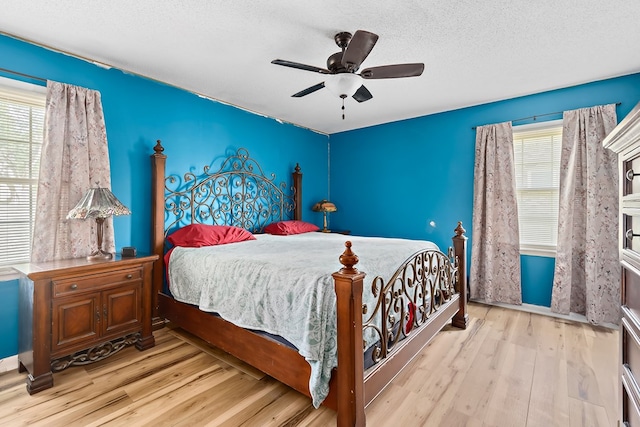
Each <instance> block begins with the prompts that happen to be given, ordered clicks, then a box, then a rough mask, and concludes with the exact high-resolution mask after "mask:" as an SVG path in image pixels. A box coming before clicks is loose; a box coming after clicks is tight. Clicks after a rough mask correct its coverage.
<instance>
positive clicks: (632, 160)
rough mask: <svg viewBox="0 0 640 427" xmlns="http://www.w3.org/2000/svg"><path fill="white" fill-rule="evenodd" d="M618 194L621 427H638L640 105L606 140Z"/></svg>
mask: <svg viewBox="0 0 640 427" xmlns="http://www.w3.org/2000/svg"><path fill="white" fill-rule="evenodd" d="M603 145H604V147H606V148H609V149H611V150H613V151H615V152H616V153H618V165H619V172H620V178H619V189H618V190H619V191H620V236H619V246H618V248H619V251H620V263H621V265H622V274H621V278H620V291H621V292H620V294H621V301H620V304H621V314H622V322H621V326H620V363H619V369H620V376H619V379H620V421H619V423H620V425H621V426H638V427H640V385H639V384H640V103H638V105H636V106H635V107H634V108H633V110H632V111H631V112H630V113H629V114H628V115H627V116H626V117H625V118H624V119H623V120H622V121H621V122H620V123H619V124H618V126H616V128H615V129H614V130H613V131H612V132H611V133H610V134H609V135H608V136H607V137H606V138H605V140H604V141H603Z"/></svg>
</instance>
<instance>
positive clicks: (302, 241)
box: [151, 141, 469, 426]
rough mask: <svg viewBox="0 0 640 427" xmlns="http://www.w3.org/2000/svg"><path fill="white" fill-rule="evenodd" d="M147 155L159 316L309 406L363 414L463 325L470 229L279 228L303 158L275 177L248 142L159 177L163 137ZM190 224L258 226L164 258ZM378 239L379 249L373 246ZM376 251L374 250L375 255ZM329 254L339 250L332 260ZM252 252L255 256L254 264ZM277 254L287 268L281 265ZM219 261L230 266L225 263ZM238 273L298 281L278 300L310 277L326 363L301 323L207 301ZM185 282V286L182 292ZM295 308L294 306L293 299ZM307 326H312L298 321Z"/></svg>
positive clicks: (297, 186) (350, 420)
mask: <svg viewBox="0 0 640 427" xmlns="http://www.w3.org/2000/svg"><path fill="white" fill-rule="evenodd" d="M151 157H152V168H151V173H152V244H153V250H154V252H155V253H156V254H158V255H159V260H158V261H157V263H156V265H155V266H154V280H153V283H154V284H153V287H154V304H153V306H154V309H153V318H154V326H156V327H162V326H163V325H164V322H165V321H167V320H168V321H170V322H172V323H173V324H175V325H176V326H179V327H181V328H183V329H185V330H186V331H188V332H191V333H193V334H195V335H197V336H199V337H200V338H202V339H204V340H206V341H207V342H209V343H210V344H212V345H214V346H216V347H218V348H220V349H222V350H224V351H226V352H228V353H230V354H232V355H234V356H235V357H237V358H239V359H241V360H243V361H244V362H246V363H248V364H250V365H252V366H254V367H256V368H258V369H260V370H261V371H263V372H265V373H266V374H268V375H270V376H272V377H274V378H275V379H277V380H279V381H281V382H283V383H285V384H287V385H289V386H290V387H292V388H294V389H296V390H297V391H299V392H301V393H303V394H306V395H307V396H310V397H311V398H312V400H313V403H314V405H316V406H317V405H319V404H320V403H321V404H323V405H326V406H328V407H330V408H333V409H335V410H336V411H337V422H338V425H340V426H354V425H365V423H366V421H365V412H364V410H365V407H366V406H367V405H368V404H369V403H370V402H371V401H372V400H373V399H374V398H375V397H376V396H377V395H378V394H379V393H380V392H381V391H382V390H383V389H384V387H385V386H386V385H387V384H388V383H389V382H390V381H391V380H392V379H393V378H394V377H395V376H396V375H397V374H398V372H400V370H401V369H403V368H404V367H405V366H406V365H407V364H408V363H409V362H410V361H411V359H412V358H413V357H414V356H415V355H416V354H417V353H419V352H420V351H421V350H422V348H423V347H424V346H425V345H426V344H427V343H428V342H429V341H430V339H431V338H433V336H434V335H435V334H436V333H437V332H438V331H440V330H441V329H442V328H443V327H444V326H445V325H446V324H447V323H449V321H451V322H452V324H453V326H455V327H458V328H463V329H464V328H466V327H467V325H468V322H469V319H468V314H467V307H466V303H467V286H466V240H467V238H466V237H465V236H464V232H465V230H464V229H463V228H462V224H461V223H458V226H457V227H456V228H455V231H454V233H455V235H454V236H453V238H452V240H453V247H452V248H450V249H449V251H448V252H447V253H443V252H441V251H440V250H439V249H438V248H437V247H435V246H431V245H430V244H429V243H428V242H415V241H411V242H407V241H401V239H386V240H384V241H383V242H381V241H379V240H375V239H373V238H364V237H358V236H349V237H347V236H342V235H338V234H326V233H315V232H309V233H304V234H296V235H292V236H286V237H284V236H271V235H268V234H260V233H261V232H262V231H264V229H265V227H268V226H269V224H273V223H280V222H282V223H290V222H301V223H302V206H301V203H299V200H301V197H302V172H301V169H300V167H299V166H298V165H296V167H295V168H294V171H293V172H292V177H291V184H287V183H285V182H281V183H278V182H276V180H275V176H274V175H266V174H265V173H264V172H263V171H262V169H261V167H260V166H259V164H258V163H257V162H256V161H255V160H254V159H252V158H251V157H250V155H249V153H248V152H247V151H246V150H244V149H239V150H237V151H236V152H234V153H230V154H229V155H228V156H226V157H225V158H224V159H223V160H222V161H221V165H220V167H219V169H217V170H215V171H214V172H211V171H210V167H205V168H204V169H203V172H202V173H195V172H193V171H189V172H187V173H186V174H185V175H184V176H175V175H172V176H168V177H167V176H165V166H166V159H167V156H166V155H165V154H164V148H163V147H162V145H161V143H160V141H158V143H157V144H156V146H155V147H154V154H153V155H152V156H151ZM191 224H209V225H218V226H233V227H239V228H241V229H244V230H248V231H250V232H252V233H254V234H253V235H254V237H255V240H254V239H251V240H249V241H246V242H239V243H233V244H231V245H220V246H214V247H204V248H182V247H177V248H174V249H173V254H172V255H171V258H172V259H171V262H170V263H168V264H167V265H165V261H164V256H165V254H166V252H167V250H168V249H169V246H170V245H168V244H167V242H166V239H167V236H171V235H172V233H173V232H174V231H175V230H181V229H185V228H188V227H189V226H190V225H191ZM372 239H373V240H372ZM409 243H410V244H409ZM278 245H280V246H278ZM396 246H397V247H398V254H397V255H394V257H395V260H394V259H393V258H394V257H392V256H384V255H385V254H386V253H390V252H385V251H390V250H391V248H395V247H396ZM340 247H341V248H342V249H339V250H338V249H337V248H340ZM381 247H384V251H380V249H379V248H381ZM265 248H268V249H265ZM333 248H336V249H333ZM359 248H360V249H359ZM376 248H378V249H376ZM334 250H335V253H333V254H332V251H334ZM252 251H253V252H252ZM360 251H361V252H360ZM394 251H395V249H394ZM356 252H357V253H358V254H360V255H361V257H362V261H361V262H360V265H364V266H365V268H364V270H365V271H363V272H361V271H359V270H358V266H359V258H358V255H356ZM378 252H380V253H378ZM267 253H269V257H267V256H266V254H267ZM394 253H395V252H394ZM262 254H265V256H264V257H263V256H262ZM401 254H404V255H401ZM305 256H306V257H307V258H305ZM380 256H382V258H380V260H378V259H377V258H376V257H380ZM198 257H200V258H198ZM231 257H234V258H231ZM235 257H246V258H235ZM263 258H264V259H263ZM267 258H269V259H267ZM311 258H312V259H313V262H312V261H311V260H310V259H311ZM384 258H388V260H385V261H386V264H389V265H385V266H384V268H383V267H382V265H380V266H379V265H378V264H383V262H382V261H383V260H384ZM249 259H250V260H252V261H251V262H249ZM331 259H334V260H335V261H333V263H332V261H331ZM179 260H182V262H184V263H185V264H180V263H179ZM212 260H220V262H219V263H218V265H217V266H215V267H211V268H216V269H217V270H215V274H214V275H213V276H212V277H215V280H213V279H212V280H211V281H212V282H214V283H213V284H212V288H205V287H204V286H203V287H202V289H203V290H200V289H199V286H201V285H200V284H204V283H205V282H207V279H206V278H204V277H202V278H189V276H190V274H191V271H193V270H204V269H205V268H204V266H207V268H209V267H208V266H210V265H211V266H213V265H214V263H213V261H212ZM254 261H256V262H260V263H262V264H260V265H259V267H254V264H252V262H254ZM338 261H339V262H338ZM234 263H235V264H234ZM277 264H280V265H281V266H284V267H286V268H279V269H278V268H276V267H275V266H276V265H277ZM395 264H397V266H395V267H394V266H393V265H395ZM224 265H233V267H232V268H231V269H230V271H225V270H223V269H222V268H223V266H224ZM334 265H335V267H334ZM307 266H308V267H307ZM168 267H171V284H170V286H168V285H167V282H166V280H165V277H164V276H165V273H166V272H168V271H169V268H168ZM272 270H273V271H272ZM279 270H287V271H288V274H289V275H290V277H292V278H290V277H288V278H286V279H285V278H283V277H281V276H279V275H280V274H284V273H282V272H280V271H279ZM367 270H368V271H367ZM265 271H266V273H264V272H265ZM366 272H368V273H370V274H365V273H366ZM372 272H373V273H372ZM259 273H260V274H262V273H264V274H268V277H270V278H271V279H270V280H272V281H273V286H274V287H272V288H269V287H268V286H264V282H265V279H263V278H259V276H256V275H257V274H259ZM243 277H248V278H249V279H248V280H247V281H248V282H251V281H254V282H259V283H260V284H261V287H262V288H265V287H267V288H269V292H270V293H272V294H275V293H276V292H275V291H274V290H273V289H275V286H276V285H278V284H280V285H282V288H283V290H282V292H286V289H287V288H290V289H293V291H291V293H290V294H286V295H285V294H283V296H279V298H280V299H279V300H278V299H275V301H276V302H277V301H289V300H296V298H299V297H300V295H302V294H305V293H308V292H306V291H304V290H303V289H306V288H303V287H304V286H305V283H313V285H309V286H310V287H311V288H312V289H313V292H312V294H313V295H314V298H318V299H317V301H321V303H318V304H315V303H314V304H312V305H315V306H318V307H320V308H319V309H317V310H318V311H317V313H315V312H314V313H315V314H313V316H317V317H318V318H322V319H324V320H323V321H322V322H319V323H318V324H323V325H325V324H326V336H327V337H329V338H327V339H326V340H325V341H326V342H329V343H331V344H330V345H328V346H327V347H324V346H326V345H327V344H322V346H323V347H322V348H321V350H320V352H322V351H324V352H325V353H326V354H327V355H328V356H327V357H326V360H328V362H327V363H325V361H323V362H322V363H325V364H324V365H320V366H321V367H320V368H318V367H317V366H316V365H315V360H314V359H313V358H314V356H312V355H311V354H312V353H310V352H309V351H308V348H307V347H306V345H305V344H304V342H303V341H297V340H298V339H299V338H298V337H297V335H296V333H295V332H291V331H290V330H289V329H287V328H284V329H278V328H275V327H273V328H272V327H270V326H269V327H267V326H265V327H264V328H258V327H255V325H254V324H253V323H252V322H253V320H251V321H248V320H246V319H247V317H246V313H245V310H240V311H242V312H243V313H242V315H241V316H240V317H238V318H234V317H233V315H232V314H230V313H228V312H225V310H224V309H223V308H221V307H224V304H223V305H222V306H220V305H217V306H216V305H215V303H212V304H211V305H209V304H208V301H214V300H215V299H214V297H212V294H218V293H221V292H217V291H216V290H217V289H221V287H222V285H224V284H226V283H232V284H233V287H234V288H235V287H237V286H239V285H238V284H239V283H240V282H241V281H242V280H243ZM290 280H293V284H291V283H289V281H290ZM185 283H190V286H192V287H191V288H189V287H186V288H184V289H190V290H187V291H181V290H180V289H182V288H181V287H182V286H183V285H184V284H185ZM332 285H333V286H332ZM269 286H272V285H269ZM204 289H209V290H206V291H205V290H204ZM211 289H213V291H212V290H211ZM171 291H173V293H175V295H173V294H172V292H171ZM253 292H259V291H254V290H252V291H241V292H240V293H241V294H242V295H247V294H251V295H252V296H253ZM191 294H197V295H196V297H195V299H194V298H190V297H187V296H188V295H191ZM203 294H205V295H206V297H203V296H202V295H203ZM256 295H257V296H253V299H254V300H258V301H260V302H261V304H262V302H264V301H266V300H268V298H267V297H264V296H261V294H257V293H256ZM318 295H321V298H320V297H318ZM215 298H222V299H218V300H216V301H217V302H216V303H217V304H219V303H220V301H226V300H225V299H224V298H227V299H232V300H233V301H229V303H228V304H227V305H228V306H235V305H237V304H241V305H242V306H243V307H244V305H246V304H248V302H247V301H245V300H244V299H242V300H241V301H239V300H237V299H236V298H238V296H237V295H235V296H230V295H227V294H225V295H221V296H220V295H217V296H216V297H215ZM296 301H297V300H296ZM314 301H316V300H315V299H314ZM265 304H266V303H265ZM291 307H294V308H295V307H299V303H298V302H296V303H295V304H292V305H291ZM216 308H217V309H216ZM236 311H239V310H236ZM272 311H278V310H272ZM292 311H295V310H293V309H292ZM288 315H289V316H293V315H294V314H293V312H289V313H288ZM259 317H261V318H262V317H263V315H262V314H261V315H260V316H259ZM225 318H227V319H230V318H231V319H234V320H235V321H236V323H238V324H235V323H232V322H231V321H228V320H225ZM314 319H315V317H314ZM323 322H324V323H323ZM265 323H266V324H268V323H269V322H265ZM295 323H296V325H298V324H303V325H306V323H309V324H312V323H313V322H306V321H298V322H295ZM313 324H314V325H315V323H313ZM239 325H240V326H239ZM243 326H244V327H243ZM323 327H324V326H323ZM258 329H263V331H264V332H262V331H260V330H258ZM294 329H295V328H294ZM312 329H313V331H316V330H317V329H318V328H312ZM265 332H266V333H265ZM279 332H282V333H281V334H279ZM309 333H310V332H309V330H306V331H302V332H301V334H302V335H305V334H307V335H308V334H309ZM322 333H323V334H324V333H325V332H322ZM334 353H335V354H334ZM323 360H324V359H323ZM334 365H337V366H334ZM323 373H325V374H327V375H323ZM318 381H320V382H323V381H326V387H323V386H321V387H320V389H318V388H316V387H317V382H318ZM318 390H320V391H318Z"/></svg>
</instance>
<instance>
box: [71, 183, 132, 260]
mask: <svg viewBox="0 0 640 427" xmlns="http://www.w3.org/2000/svg"><path fill="white" fill-rule="evenodd" d="M115 215H131V211H130V210H129V208H127V207H126V206H124V205H123V204H122V203H120V200H118V199H117V198H116V196H114V195H113V193H112V192H111V190H109V189H108V188H90V189H89V190H87V192H86V193H85V194H84V196H82V199H80V201H79V202H78V204H77V205H76V207H74V208H73V209H71V210H70V211H69V213H68V214H67V219H87V218H95V219H96V225H97V233H98V249H97V250H96V251H94V252H93V253H92V254H91V255H88V256H87V259H88V260H89V261H96V260H107V259H111V258H112V257H113V254H112V253H110V252H105V251H103V250H102V234H103V230H104V220H105V219H106V218H109V217H110V216H115Z"/></svg>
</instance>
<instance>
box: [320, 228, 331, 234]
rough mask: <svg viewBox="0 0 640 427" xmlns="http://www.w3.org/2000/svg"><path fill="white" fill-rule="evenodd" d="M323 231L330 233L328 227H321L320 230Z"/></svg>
mask: <svg viewBox="0 0 640 427" xmlns="http://www.w3.org/2000/svg"><path fill="white" fill-rule="evenodd" d="M320 231H322V232H323V233H331V230H329V229H328V228H323V229H322V230H320Z"/></svg>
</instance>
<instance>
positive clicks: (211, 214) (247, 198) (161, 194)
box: [151, 141, 302, 325]
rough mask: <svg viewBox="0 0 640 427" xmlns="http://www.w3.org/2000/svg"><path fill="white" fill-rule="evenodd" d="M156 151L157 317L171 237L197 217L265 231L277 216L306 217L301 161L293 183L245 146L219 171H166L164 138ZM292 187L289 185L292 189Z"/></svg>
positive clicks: (153, 179)
mask: <svg viewBox="0 0 640 427" xmlns="http://www.w3.org/2000/svg"><path fill="white" fill-rule="evenodd" d="M153 150H154V154H153V155H151V246H152V250H153V253H154V254H157V255H158V258H159V259H158V260H157V261H156V262H155V264H154V269H153V295H154V298H153V307H152V314H153V322H154V325H160V324H162V319H160V318H159V317H158V298H157V295H158V293H159V292H162V291H163V271H164V261H163V256H164V252H165V243H164V242H165V237H166V236H167V234H168V233H169V232H171V231H172V230H174V229H176V228H178V227H182V226H184V225H187V224H192V223H202V224H218V225H235V226H238V227H242V228H245V229H247V230H249V231H251V232H260V231H262V229H263V228H264V227H265V226H266V225H267V224H269V223H270V222H272V221H277V220H281V219H298V220H301V219H302V206H301V203H300V200H302V173H301V172H300V166H298V165H296V167H295V170H294V171H293V172H292V174H291V176H292V185H291V186H288V185H287V184H286V183H285V182H281V183H276V177H275V175H274V174H271V175H269V176H267V175H266V174H265V173H264V172H263V171H262V168H261V167H260V165H259V164H258V163H257V162H256V161H255V160H254V159H252V158H251V157H250V156H249V152H248V151H247V150H245V149H244V148H240V149H238V150H237V152H236V153H235V154H232V155H231V156H229V157H227V158H226V159H225V160H224V161H223V162H222V165H221V166H220V168H219V169H218V170H217V171H216V172H210V171H209V169H210V168H209V167H208V166H206V167H204V169H203V172H202V173H201V174H196V173H193V172H188V173H186V174H185V175H184V177H182V178H181V177H179V176H177V175H172V176H169V177H166V176H165V169H166V161H167V156H166V155H165V154H164V153H163V152H164V148H163V147H162V144H161V143H160V141H158V143H157V144H156V146H155V147H154V148H153ZM288 189H289V190H288Z"/></svg>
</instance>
